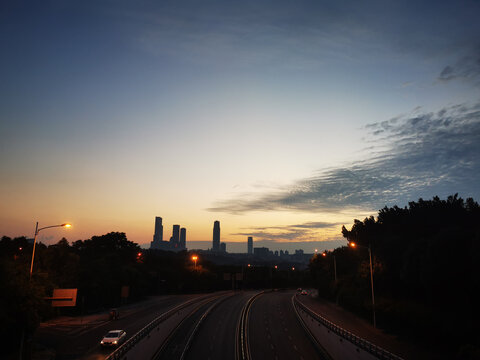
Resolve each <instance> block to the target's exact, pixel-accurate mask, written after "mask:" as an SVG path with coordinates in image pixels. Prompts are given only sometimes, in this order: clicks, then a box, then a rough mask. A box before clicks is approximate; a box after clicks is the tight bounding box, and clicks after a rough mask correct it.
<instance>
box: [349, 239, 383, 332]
mask: <svg viewBox="0 0 480 360" xmlns="http://www.w3.org/2000/svg"><path fill="white" fill-rule="evenodd" d="M348 245H349V246H351V247H352V248H355V247H357V246H359V247H362V248H366V249H368V257H369V259H370V284H371V287H372V311H373V327H374V328H376V327H377V321H376V318H375V293H374V291H373V269H372V246H371V244H368V247H367V246H362V245H358V244H356V243H354V242H349V243H348Z"/></svg>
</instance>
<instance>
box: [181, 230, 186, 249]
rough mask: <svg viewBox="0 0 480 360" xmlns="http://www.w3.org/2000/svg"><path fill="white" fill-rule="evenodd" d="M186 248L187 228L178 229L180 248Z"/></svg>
mask: <svg viewBox="0 0 480 360" xmlns="http://www.w3.org/2000/svg"><path fill="white" fill-rule="evenodd" d="M186 248H187V229H185V228H181V229H180V249H182V250H185V249H186Z"/></svg>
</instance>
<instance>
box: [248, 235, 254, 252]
mask: <svg viewBox="0 0 480 360" xmlns="http://www.w3.org/2000/svg"><path fill="white" fill-rule="evenodd" d="M247 249H248V251H247V252H248V254H249V255H253V237H251V236H249V237H248V243H247Z"/></svg>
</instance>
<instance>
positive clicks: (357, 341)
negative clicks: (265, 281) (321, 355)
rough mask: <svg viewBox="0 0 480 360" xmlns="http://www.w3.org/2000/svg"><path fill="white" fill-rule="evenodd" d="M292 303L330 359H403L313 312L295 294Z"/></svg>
mask: <svg viewBox="0 0 480 360" xmlns="http://www.w3.org/2000/svg"><path fill="white" fill-rule="evenodd" d="M292 304H293V307H294V309H295V312H296V313H297V316H298V318H299V320H300V322H301V323H302V325H303V326H304V327H305V328H306V330H307V332H308V333H309V334H310V335H311V336H312V338H313V339H314V341H316V342H317V343H318V345H319V346H320V347H321V349H322V351H324V352H326V353H327V354H326V355H327V356H328V357H330V358H331V359H333V360H336V359H352V360H355V359H356V360H377V359H380V360H403V359H402V358H401V357H399V356H397V355H395V354H392V353H391V352H389V351H387V350H385V349H383V348H381V347H379V346H377V345H375V344H372V343H371V342H369V341H367V340H365V339H362V338H360V337H358V336H356V335H354V334H352V333H351V332H349V331H348V330H345V329H343V328H341V327H340V326H338V325H335V324H334V323H332V322H331V321H329V320H327V319H325V318H324V317H322V316H320V315H319V314H317V313H315V312H314V311H313V310H311V309H310V308H309V307H307V306H306V305H305V304H302V303H301V302H300V301H299V300H298V299H297V296H296V295H293V297H292Z"/></svg>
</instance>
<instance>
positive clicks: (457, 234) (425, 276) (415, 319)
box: [310, 195, 480, 358]
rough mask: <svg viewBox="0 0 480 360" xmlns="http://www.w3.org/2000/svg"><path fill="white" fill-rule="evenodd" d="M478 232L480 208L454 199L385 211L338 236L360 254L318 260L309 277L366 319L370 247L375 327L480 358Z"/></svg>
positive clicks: (339, 252)
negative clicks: (369, 251) (343, 238)
mask: <svg viewBox="0 0 480 360" xmlns="http://www.w3.org/2000/svg"><path fill="white" fill-rule="evenodd" d="M479 224H480V207H479V205H478V203H476V202H475V201H474V200H473V199H471V198H469V199H467V200H466V201H464V200H463V199H462V198H460V197H458V196H457V195H454V196H450V197H448V199H447V200H440V199H439V198H438V197H434V198H433V199H432V200H422V199H419V200H418V201H417V202H410V203H409V206H408V207H405V208H399V207H397V206H394V207H392V208H388V207H385V208H383V209H382V210H380V211H379V213H378V217H377V218H376V219H375V218H374V217H373V216H372V217H369V218H366V219H364V220H363V221H359V220H355V221H354V224H353V226H352V228H351V229H350V230H347V229H346V228H345V227H343V228H342V233H343V236H344V237H345V238H346V239H347V240H348V241H349V242H355V243H356V244H358V245H360V246H357V247H355V248H351V247H343V248H338V249H335V250H334V251H332V252H328V253H325V255H323V256H322V255H317V256H316V257H314V258H313V259H312V261H311V264H310V269H311V272H312V275H313V277H314V279H315V280H314V281H315V282H316V284H317V285H316V286H317V287H318V290H319V293H320V294H321V296H323V297H326V298H329V299H331V300H333V301H337V302H338V303H339V304H340V305H342V306H344V307H346V308H349V309H350V310H352V311H354V312H357V313H359V314H362V315H363V316H365V317H366V318H368V319H371V316H372V298H371V287H370V267H369V254H368V247H371V250H372V263H373V269H374V270H373V274H374V289H375V308H376V318H377V325H378V327H380V328H383V329H386V330H389V331H393V332H396V333H399V334H402V335H404V336H408V337H410V338H413V339H417V340H418V341H420V342H423V343H426V344H431V345H432V346H433V345H438V344H442V345H446V346H447V348H448V349H449V351H451V352H450V353H449V354H448V355H446V358H454V357H455V356H456V357H457V358H479V357H477V356H480V332H479V331H478V319H479V314H480V311H479V309H478V306H479V304H480V291H479V290H480V280H479V274H480V261H479V256H480V230H479ZM334 262H335V263H336V268H337V282H335V274H334Z"/></svg>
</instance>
